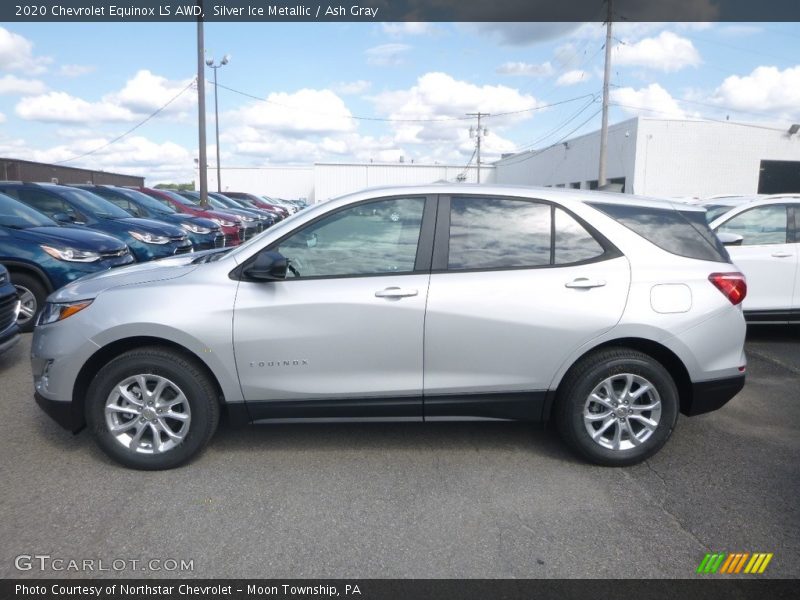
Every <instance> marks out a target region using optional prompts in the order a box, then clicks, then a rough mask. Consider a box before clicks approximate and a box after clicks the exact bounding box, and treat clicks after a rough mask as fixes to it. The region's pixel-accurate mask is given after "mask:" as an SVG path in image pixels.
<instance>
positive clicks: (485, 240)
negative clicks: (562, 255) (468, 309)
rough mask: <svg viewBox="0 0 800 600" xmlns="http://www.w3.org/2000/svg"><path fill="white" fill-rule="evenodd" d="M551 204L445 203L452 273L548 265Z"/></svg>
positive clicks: (500, 201) (460, 200)
mask: <svg viewBox="0 0 800 600" xmlns="http://www.w3.org/2000/svg"><path fill="white" fill-rule="evenodd" d="M551 229H552V227H551V209H550V205H548V204H544V203H541V202H534V201H528V200H515V199H508V198H481V197H460V198H459V197H454V198H452V199H451V200H450V249H449V254H448V263H447V266H448V268H449V269H451V270H463V269H490V268H496V269H503V268H520V267H540V266H544V265H549V264H550V263H551V257H550V254H551Z"/></svg>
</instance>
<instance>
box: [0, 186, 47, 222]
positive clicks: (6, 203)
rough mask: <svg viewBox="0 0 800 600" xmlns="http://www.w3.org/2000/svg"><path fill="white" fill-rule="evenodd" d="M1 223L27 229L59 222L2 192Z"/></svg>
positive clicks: (0, 196) (0, 205) (0, 203)
mask: <svg viewBox="0 0 800 600" xmlns="http://www.w3.org/2000/svg"><path fill="white" fill-rule="evenodd" d="M0 225H4V226H5V227H13V228H15V229H27V228H28V227H55V226H56V225H58V223H56V222H55V221H53V220H52V219H50V218H48V217H46V216H44V215H43V214H42V213H40V212H37V211H35V210H33V209H32V208H30V207H29V206H26V205H25V204H23V203H22V202H17V201H16V200H14V199H13V198H10V197H9V196H5V195H3V194H0Z"/></svg>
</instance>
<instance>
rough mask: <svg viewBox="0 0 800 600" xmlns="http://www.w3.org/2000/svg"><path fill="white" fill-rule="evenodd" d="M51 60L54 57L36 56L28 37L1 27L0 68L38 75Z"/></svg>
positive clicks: (45, 68)
mask: <svg viewBox="0 0 800 600" xmlns="http://www.w3.org/2000/svg"><path fill="white" fill-rule="evenodd" d="M51 62H53V59H52V58H50V57H48V56H34V54H33V44H32V43H31V42H30V41H29V40H28V39H27V38H24V37H23V36H21V35H19V34H17V33H14V32H13V31H9V30H8V29H5V28H4V27H0V69H2V70H5V71H25V72H26V73H27V74H29V75H38V74H40V73H44V72H45V71H46V70H47V65H48V64H50V63H51Z"/></svg>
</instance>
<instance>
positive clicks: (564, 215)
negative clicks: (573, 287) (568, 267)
mask: <svg viewBox="0 0 800 600" xmlns="http://www.w3.org/2000/svg"><path fill="white" fill-rule="evenodd" d="M555 215H556V222H555V232H556V239H555V264H557V265H564V264H569V263H576V262H580V261H583V260H591V259H593V258H597V257H598V256H602V255H603V254H604V253H605V249H604V248H603V247H602V246H601V245H600V244H599V243H598V242H597V240H596V239H594V238H593V237H592V235H591V234H590V233H589V232H588V231H586V229H585V228H584V227H583V225H581V224H580V223H578V221H576V220H575V218H574V217H573V216H572V215H570V214H569V213H568V212H566V211H564V210H561V209H560V208H557V209H555Z"/></svg>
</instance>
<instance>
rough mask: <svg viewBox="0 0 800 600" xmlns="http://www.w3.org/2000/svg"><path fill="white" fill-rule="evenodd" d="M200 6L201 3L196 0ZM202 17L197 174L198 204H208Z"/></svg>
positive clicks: (200, 29)
mask: <svg viewBox="0 0 800 600" xmlns="http://www.w3.org/2000/svg"><path fill="white" fill-rule="evenodd" d="M198 4H200V5H201V6H202V3H200V2H198ZM204 51H205V40H204V39H203V18H202V17H198V18H197V125H198V129H199V143H200V147H199V148H198V150H199V153H200V156H199V161H198V163H197V176H198V177H199V178H200V206H202V207H203V208H206V207H207V206H208V169H207V165H208V158H207V157H206V74H205V61H204V60H203V58H204V57H203V53H204Z"/></svg>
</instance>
